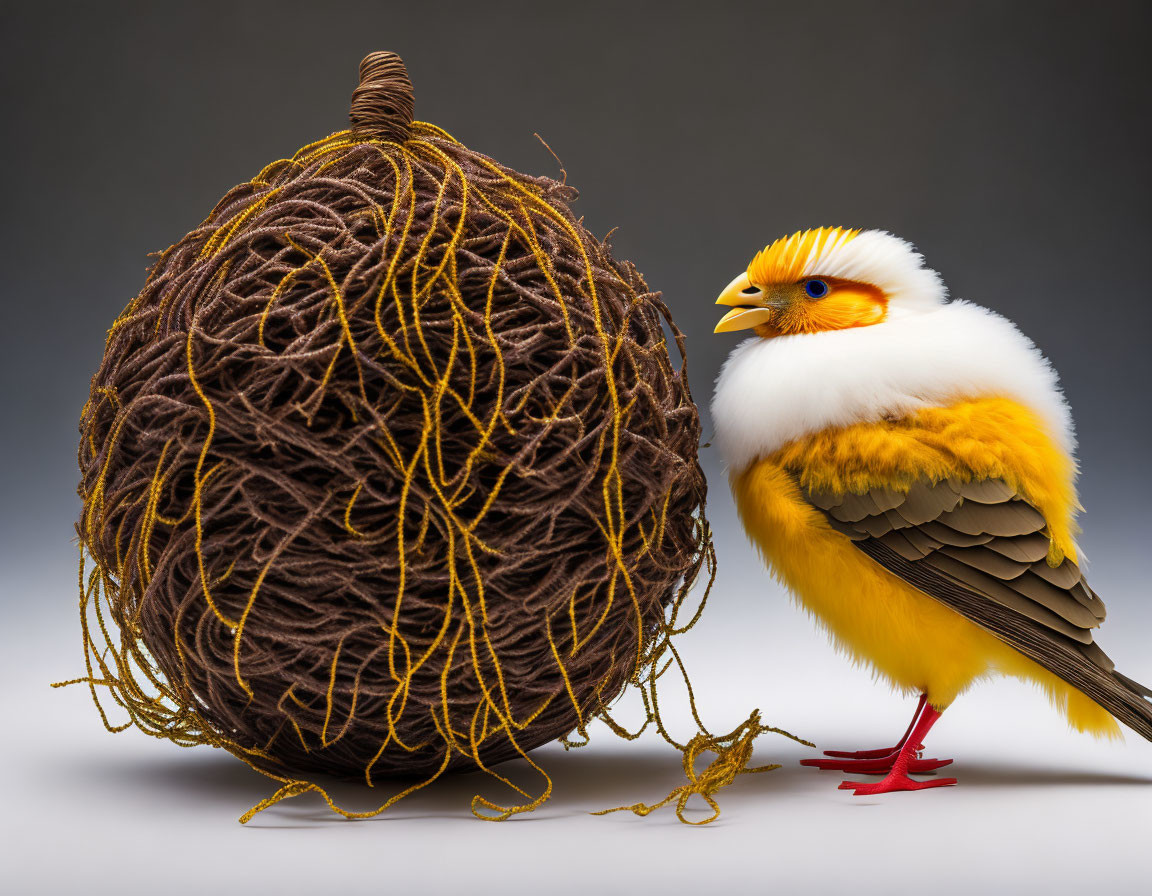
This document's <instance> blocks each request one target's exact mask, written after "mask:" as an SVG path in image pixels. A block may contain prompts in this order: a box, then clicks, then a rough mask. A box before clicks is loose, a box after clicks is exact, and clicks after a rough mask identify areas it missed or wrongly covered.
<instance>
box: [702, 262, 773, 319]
mask: <svg viewBox="0 0 1152 896" xmlns="http://www.w3.org/2000/svg"><path fill="white" fill-rule="evenodd" d="M716 304H717V305H728V306H730V307H731V308H732V310H731V311H729V312H728V313H727V314H725V315H724V316H723V317H722V318H720V322H719V323H718V324H716V329H715V330H713V331H712V332H713V333H733V332H735V331H736V330H747V329H749V328H751V327H755V326H759V325H760V324H766V323H768V321H770V320H771V319H772V307H771V304H770V303H769V301H768V297H767V296H765V295H764V290H762V289H758V288H757V287H755V286H753V285H752V281H751V280H749V279H748V275H747V274H741V275H740V276H738V277H736V279H734V280H733V281H732V282H731V283H729V284H728V285H727V286H726V287H724V291H723V292H722V293H720V298H718V299H717V300H716Z"/></svg>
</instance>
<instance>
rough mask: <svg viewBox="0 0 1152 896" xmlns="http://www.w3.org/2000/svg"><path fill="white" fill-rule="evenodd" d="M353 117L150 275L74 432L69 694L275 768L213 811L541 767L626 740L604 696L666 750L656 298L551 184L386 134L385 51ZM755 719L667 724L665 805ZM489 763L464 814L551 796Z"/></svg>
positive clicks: (702, 557) (242, 196)
mask: <svg viewBox="0 0 1152 896" xmlns="http://www.w3.org/2000/svg"><path fill="white" fill-rule="evenodd" d="M351 108H352V112H351V118H352V124H353V127H352V129H351V130H349V131H342V132H340V133H337V134H333V135H332V136H330V137H327V138H325V139H323V140H321V141H319V142H317V143H314V144H312V145H310V146H307V147H305V148H304V149H302V150H300V151H299V152H298V153H296V155H295V156H293V157H292V158H291V159H286V160H281V161H278V162H275V163H273V164H271V165H269V166H268V167H267V168H265V169H264V170H263V171H262V172H260V174H259V175H257V176H256V177H255V178H254V179H253V180H251V181H250V182H248V183H244V184H241V185H240V186H237V187H236V188H234V189H233V190H231V191H230V192H229V193H228V194H227V195H226V196H225V197H224V198H223V199H222V200H221V201H220V203H219V204H218V205H217V206H216V208H215V209H214V210H213V212H212V214H211V215H210V216H209V217H208V219H207V220H206V221H204V223H203V224H201V225H200V226H199V227H197V228H196V229H195V230H194V231H192V232H191V233H189V234H188V235H187V236H186V237H185V238H184V239H182V240H181V241H180V242H179V243H177V244H176V245H174V246H172V247H171V248H169V249H168V250H167V251H165V252H164V253H163V254H162V255H161V256H160V258H159V260H158V261H157V263H156V264H155V266H154V267H153V269H152V271H151V273H150V276H149V277H148V280H147V282H146V284H145V286H144V288H143V290H142V291H141V292H140V294H139V295H138V296H137V297H136V298H135V299H134V300H133V301H132V302H131V303H130V304H129V306H128V307H127V309H126V310H125V311H124V312H123V314H122V315H121V316H120V317H119V318H118V319H117V320H116V321H115V323H114V324H113V326H112V328H111V330H110V331H109V334H108V338H107V343H106V348H105V352H104V358H103V362H102V363H101V365H100V368H99V370H98V371H97V373H96V375H95V376H94V378H93V380H92V385H91V393H90V397H89V400H88V402H87V404H86V406H85V408H84V411H83V416H82V420H81V433H82V440H81V444H80V453H79V461H80V470H81V482H80V487H79V494H80V496H81V498H82V500H83V514H82V518H81V520H80V522H79V524H78V527H77V528H78V532H79V536H80V542H81V546H82V551H83V552H84V553H86V554H87V556H88V557H89V558H90V561H91V563H92V565H93V567H92V569H91V571H90V573H89V574H88V575H87V577H86V576H85V573H84V566H83V560H82V566H81V604H82V609H81V616H82V619H83V621H84V638H85V646H86V649H85V654H86V659H87V662H88V674H87V676H86V677H85V678H83V679H79V681H86V682H88V684H89V685H90V686H91V687H92V689H93V695H94V696H96V694H97V690H96V689H97V687H98V686H99V687H102V688H104V689H106V690H107V692H109V693H110V694H111V695H112V697H113V698H114V701H115V702H116V703H118V704H119V705H120V706H121V707H123V708H124V709H125V710H126V711H127V713H128V716H129V723H128V724H135V725H137V726H138V727H139V728H141V729H143V730H144V731H145V732H147V733H150V734H153V735H156V736H159V737H164V738H168V739H171V740H173V741H175V742H176V743H179V744H183V745H194V744H199V743H210V744H214V745H216V746H220V747H224V748H226V749H228V750H229V751H231V752H232V753H234V754H235V755H237V756H239V757H240V758H242V759H243V760H245V761H246V762H248V763H249V764H250V765H252V766H253V767H254V768H256V769H258V770H260V771H262V772H264V773H265V774H267V775H269V776H271V777H273V778H275V779H276V780H278V781H280V782H281V783H282V785H283V786H282V787H281V789H280V790H279V791H278V792H277V793H276V794H275V795H274V796H273V797H271V798H270V799H268V800H265V801H264V802H263V803H261V804H260V805H259V806H257V807H254V809H253V810H251V812H250V813H249V814H248V815H247V816H245V820H246V819H247V818H248V817H251V815H252V814H254V813H255V812H256V811H259V810H260V809H262V808H265V807H266V806H268V805H271V804H272V803H274V802H276V801H277V800H278V799H281V798H283V797H286V796H292V795H295V794H298V793H303V792H305V791H309V790H313V791H319V792H320V793H321V795H322V796H323V797H324V798H325V799H327V800H328V802H329V805H330V806H332V807H333V808H334V809H336V810H337V811H340V812H343V814H346V815H351V814H374V813H348V812H345V811H344V810H342V809H339V808H337V807H336V806H335V804H334V803H333V802H332V800H331V799H330V798H329V797H328V795H327V794H326V793H325V792H324V791H323V790H322V789H321V788H320V786H319V785H318V784H316V783H314V781H313V780H312V779H314V777H315V775H316V774H317V773H323V774H335V775H339V776H342V777H347V778H356V779H360V780H362V781H365V782H366V783H368V784H369V785H373V784H376V783H379V781H380V780H381V779H384V778H396V777H397V776H409V777H411V778H412V781H410V782H408V783H407V784H406V785H405V786H403V788H402V789H401V790H400V791H399V792H398V793H396V794H395V795H394V796H393V797H391V798H390V799H389V800H388V801H387V802H386V803H385V804H384V805H382V806H381V807H380V809H378V810H376V811H382V810H383V809H384V808H386V807H387V806H388V805H390V804H391V803H392V802H394V801H395V800H396V799H398V798H400V797H401V796H403V795H405V794H406V793H409V792H411V791H412V790H414V789H416V788H418V787H421V786H423V785H424V784H426V783H428V782H429V781H431V780H434V779H435V778H436V777H437V776H439V775H440V774H442V773H444V772H446V771H448V770H450V769H454V768H467V769H477V768H478V769H484V770H489V771H492V766H493V765H495V764H496V763H499V762H500V761H502V760H505V759H508V758H511V757H516V756H520V757H524V758H525V759H527V761H528V762H529V763H532V765H533V767H534V768H536V769H537V770H539V771H540V773H541V774H542V775H544V773H543V770H541V769H539V766H537V765H536V764H535V763H534V762H533V760H532V759H531V758H530V757H528V756H527V753H528V751H530V750H531V749H532V748H533V747H536V746H539V745H540V744H543V743H545V742H547V741H550V740H554V739H556V738H559V737H562V736H565V735H568V734H569V733H570V732H573V731H575V732H578V733H579V735H580V736H581V737H582V738H586V726H587V724H588V723H589V721H590V720H592V719H593V718H604V719H606V720H607V721H608V722H609V724H611V725H612V726H613V727H614V728H615V729H616V730H617V731H618V733H621V734H623V735H625V736H628V737H635V736H637V732H628V731H625V730H624V729H622V728H620V727H619V726H618V725H616V723H615V722H613V721H612V720H611V717H610V715H609V714H608V705H609V704H610V703H611V702H612V700H613V699H614V698H616V697H617V696H618V695H619V694H620V693H621V691H622V690H623V689H624V688H625V687H626V686H627V685H628V684H629V683H632V684H633V685H635V686H637V687H638V688H640V690H641V692H642V693H643V694H644V697H645V701H644V702H645V705H646V706H647V708H648V718H649V722H654V723H655V724H657V725H658V726H659V728H660V730H661V731H662V732H664V734H665V736H666V737H668V739H669V740H671V737H670V736H669V735H668V734H667V732H666V730H665V729H664V726H663V724H662V722H661V721H660V718H659V707H658V704H657V703H656V681H657V679H658V678H659V676H660V675H661V674H662V673H663V672H664V671H665V670H666V669H667V668H669V666H670V665H671V664H678V657H677V656H676V654H675V651H674V649H673V647H672V643H671V639H672V638H673V637H674V636H675V635H676V634H678V633H680V632H682V631H684V630H686V629H687V628H688V627H690V626H691V625H692V623H693V622H694V621H695V619H696V618H698V616H699V612H700V609H702V607H703V604H702V603H701V605H700V607H699V608H698V609H697V610H696V611H695V612H694V613H692V614H691V618H686V619H682V618H681V615H682V614H681V609H682V605H683V602H684V599H685V596H686V595H687V593H688V590H689V588H691V587H692V585H693V583H694V582H695V581H696V579H697V577H698V575H699V574H700V573H701V571H702V570H703V571H707V572H709V573H710V572H711V570H712V568H713V553H712V547H711V542H710V539H709V533H708V527H707V523H706V521H705V517H704V503H705V480H704V476H703V474H702V472H701V469H700V466H699V464H698V462H697V457H696V451H697V443H698V439H699V435H700V421H699V417H698V414H697V409H696V406H695V404H694V403H693V401H692V398H691V395H690V393H689V390H688V383H687V379H686V377H685V375H684V371H683V369H682V368H681V369H679V370H677V369H674V368H673V365H672V363H671V360H670V358H669V352H668V345H667V342H666V338H665V335H664V331H663V327H664V326H666V327H667V328H668V331H669V332H670V333H671V334H673V338H674V339H675V341H676V343H677V345H678V347H679V350H680V353H681V355H682V354H683V350H684V345H683V339H682V336H681V334H680V333H679V331H678V330H677V329H676V327H675V325H674V324H673V322H672V320H671V318H670V316H669V314H668V310H667V308H666V307H665V305H664V304H663V302H662V301H661V299H660V297H659V295H658V294H655V293H652V292H650V291H649V290H648V288H647V286H646V285H645V283H644V280H643V278H642V277H641V276H640V275H639V274H638V273H637V271H636V270H635V268H634V267H633V266H632V265H631V264H628V263H626V262H620V261H617V260H616V259H614V258H613V257H612V255H611V254H610V251H609V248H608V246H607V245H606V244H605V243H602V242H600V241H598V240H596V239H595V238H594V237H593V236H592V235H591V234H589V233H588V231H586V230H585V229H584V228H583V227H582V226H581V224H580V223H579V222H578V221H577V220H576V219H575V218H574V217H573V215H572V212H571V211H570V210H569V207H568V202H569V201H570V200H571V199H573V198H574V196H575V192H574V191H573V190H572V189H571V188H569V187H567V186H566V185H564V184H562V183H559V182H556V181H554V180H550V179H547V178H539V177H529V176H525V175H523V174H519V173H517V172H514V171H512V170H510V169H508V168H506V167H504V166H502V165H499V164H497V163H496V162H494V161H492V160H490V159H488V158H486V157H485V156H483V155H481V154H479V153H476V152H473V151H471V150H469V149H467V148H465V147H464V146H462V145H461V144H460V143H458V142H457V141H456V140H454V139H453V138H452V137H450V136H449V135H448V134H446V133H445V132H443V131H441V130H440V129H439V128H436V127H434V126H432V125H430V124H426V123H422V122H416V121H413V118H412V115H413V101H412V89H411V83H410V82H409V80H408V76H407V73H406V71H405V70H404V66H403V63H401V62H400V60H399V58H398V57H396V56H395V55H393V54H389V53H376V54H372V55H371V56H369V57H368V58H366V59H365V60H364V63H363V64H362V66H361V83H360V86H359V87H358V88H357V90H356V92H355V93H354V95H353V100H352V107H351ZM82 556H83V554H82ZM686 615H687V614H686ZM97 705H98V706H100V702H99V699H98V698H97ZM693 709H694V706H693ZM101 713H102V715H103V713H104V710H103V709H101ZM104 719H105V724H107V725H109V727H111V728H113V729H116V728H118V727H127V726H126V725H124V726H114V725H112V724H111V723H110V722H109V720H108V718H107V716H104ZM703 730H704V729H703V726H702V725H701V731H703ZM764 730H775V729H767V728H766V727H764V726H762V725H760V724H759V721H758V718H757V717H756V716H755V715H754V716H753V717H752V718H750V719H749V721H748V722H746V723H745V724H744V725H743V726H740V727H739V728H738V729H736V730H735V731H733V732H731V733H730V734H728V735H725V736H724V737H721V738H712V737H711V736H710V735H704V734H701V735H698V737H697V739H696V740H694V741H693V744H692V745H691V750H692V751H693V752H692V755H693V757H694V756H695V755H697V754H698V753H699V752H700V751H701V750H702V749H712V750H714V751H715V752H717V753H718V754H719V758H718V759H717V764H716V767H715V769H714V770H713V772H712V774H711V776H710V777H708V776H705V777H706V778H707V780H706V781H704V782H703V783H701V784H699V785H698V786H697V785H692V784H691V783H690V784H689V785H685V788H681V791H682V793H681V792H679V791H678V794H679V795H682V796H683V797H684V800H682V801H681V804H680V808H681V809H682V808H683V805H684V801H685V800H687V797H688V796H690V795H691V794H692V793H701V794H703V795H705V797H706V799H708V801H709V803H710V804H712V805H713V808H715V804H714V803H713V802H712V799H711V793H712V792H713V791H714V790H715V789H716V787H717V786H720V785H721V783H726V782H727V781H729V780H731V777H732V776H734V775H735V774H737V773H740V772H742V771H751V770H752V769H747V768H746V763H747V760H748V757H749V755H750V743H751V739H752V738H753V737H754V736H756V735H757V734H758V733H760V732H761V731H764ZM700 738H703V739H700ZM569 743H571V742H569ZM685 749H688V748H687V747H685ZM686 771H687V772H688V773H689V775H690V777H692V778H694V772H693V771H692V768H691V762H688V763H687V764H686ZM492 773H493V774H494V775H496V776H497V777H499V778H501V780H504V781H505V783H507V784H508V785H509V786H512V787H514V788H515V789H516V790H517V791H518V792H519V794H520V795H521V797H522V798H523V799H522V801H521V802H520V803H518V804H516V805H512V806H501V805H497V804H495V803H492V802H490V801H488V800H486V799H483V798H481V797H477V798H476V799H475V801H474V803H473V811H474V812H476V813H477V814H480V815H481V816H482V817H487V818H506V817H508V816H509V815H511V814H513V813H515V812H519V811H523V810H525V809H530V808H533V807H535V806H537V805H539V804H540V803H541V802H542V801H543V800H544V799H546V798H547V796H548V792H549V790H550V787H551V785H550V782H547V776H546V775H544V781H545V782H546V783H545V784H544V786H543V789H542V792H541V793H539V794H537V795H536V796H533V795H531V794H529V793H528V792H526V791H524V790H522V789H520V788H519V787H516V786H515V785H513V784H512V782H510V781H508V779H507V778H505V777H502V776H501V775H500V774H499V773H498V772H496V771H492ZM718 782H720V783H718ZM678 794H674V796H676V795H678ZM630 808H633V809H634V810H635V811H641V808H642V809H643V810H644V811H646V810H647V807H641V808H637V807H630ZM716 811H718V809H717V810H716Z"/></svg>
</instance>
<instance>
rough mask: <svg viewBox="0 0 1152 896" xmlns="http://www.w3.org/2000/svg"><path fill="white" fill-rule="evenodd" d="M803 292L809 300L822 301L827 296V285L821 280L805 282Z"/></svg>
mask: <svg viewBox="0 0 1152 896" xmlns="http://www.w3.org/2000/svg"><path fill="white" fill-rule="evenodd" d="M804 292H805V293H807V295H808V298H810V299H822V298H824V296H826V295H828V284H827V283H825V282H824V281H823V280H805V281H804Z"/></svg>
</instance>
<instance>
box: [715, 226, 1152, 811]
mask: <svg viewBox="0 0 1152 896" xmlns="http://www.w3.org/2000/svg"><path fill="white" fill-rule="evenodd" d="M717 302H718V304H721V305H726V306H730V308H731V310H729V311H728V312H727V313H726V314H725V315H724V317H723V318H722V319H721V321H720V323H719V324H718V325H717V326H716V332H717V333H726V332H731V331H737V330H746V329H751V330H752V331H753V332H754V333H755V336H754V337H753V338H750V339H748V340H746V341H744V342H743V343H741V344H740V345H739V346H738V347H737V348H736V349H735V350H734V351H733V352H732V354H731V356H730V357H729V358H728V361H727V362H726V363H725V365H724V368H723V371H722V372H721V374H720V376H719V378H718V379H717V382H716V392H715V396H714V398H713V401H712V419H713V422H714V424H715V427H716V437H717V441H718V443H719V445H720V448H721V451H722V452H723V454H724V456H725V459H726V461H727V462H728V465H729V475H730V479H731V485H732V491H733V493H734V495H735V498H736V504H737V509H738V511H739V514H740V518H741V520H742V522H743V524H744V526H745V528H746V529H747V531H748V533H749V535H750V537H751V538H752V540H753V541H754V542H755V544H756V546H757V547H758V548H759V549H760V551H761V552H762V554H763V555H764V558H765V559H766V561H767V562H768V564H769V566H770V567H771V569H772V571H773V572H774V574H775V575H776V576H777V577H778V578H779V579H780V580H781V581H782V582H783V583H784V584H785V585H787V587H788V588H789V589H790V590H791V591H792V592H793V594H794V595H795V596H796V597H797V598H798V599H799V601H800V602H801V603H802V604H803V605H804V607H805V608H806V609H807V610H809V611H810V612H811V613H812V614H813V615H814V616H815V617H816V618H817V619H818V620H819V621H820V622H821V623H822V624H823V625H824V626H825V627H826V628H827V630H828V632H829V633H830V635H831V637H832V639H833V641H834V642H835V643H836V644H837V645H838V646H839V647H840V648H842V649H843V650H844V651H846V652H847V653H848V654H849V655H850V656H852V657H853V658H855V659H856V660H860V661H866V662H868V663H870V664H871V665H872V666H873V667H875V669H876V671H877V672H878V673H879V674H880V675H881V676H882V677H883V678H885V679H887V680H888V681H889V682H890V683H891V684H892V685H894V686H895V687H896V688H899V689H901V690H903V691H905V692H908V693H919V694H920V702H919V705H918V707H917V710H916V715H915V716H914V717H913V720H912V723H911V724H910V725H909V727H908V731H907V732H906V733H905V735H904V737H903V738H902V739H901V740H900V742H899V743H898V744H897V745H896V746H895V747H893V748H891V749H884V750H864V751H858V752H838V751H829V752H828V753H826V755H827V756H828V757H830V758H827V759H815V760H805V764H807V765H815V766H817V767H820V768H832V769H837V770H843V771H856V772H860V773H866V774H875V773H882V774H884V775H885V777H884V779H883V780H881V781H879V782H876V783H858V782H852V781H845V782H844V783H843V784H841V785H840V786H841V788H844V789H850V790H853V791H854V792H855V793H857V794H873V793H886V792H890V791H897V790H920V789H924V788H927V787H937V786H940V785H945V784H955V783H956V781H955V779H954V778H933V779H928V780H914V779H912V778H910V777H909V773H916V772H927V771H933V770H935V769H937V768H940V767H941V766H944V765H947V764H948V763H949V762H950V761H951V760H938V759H922V758H920V753H919V751H920V750H921V749H922V748H923V741H924V737H925V735H926V734H927V733H928V730H929V729H930V728H931V727H932V725H933V723H934V722H935V721H936V719H938V718H939V716H940V713H941V712H942V711H943V710H944V709H945V708H946V707H947V706H948V705H949V704H950V703H952V701H953V700H954V699H955V698H956V697H957V695H959V694H960V693H962V692H963V691H964V690H965V688H967V687H968V686H969V685H970V684H972V683H973V682H974V681H976V680H977V679H979V678H981V677H984V676H987V675H990V674H1004V675H1012V676H1016V677H1019V678H1022V679H1025V680H1028V681H1032V682H1035V683H1037V684H1038V685H1040V687H1041V688H1042V689H1043V690H1044V691H1045V692H1046V694H1047V695H1048V697H1049V698H1050V699H1051V701H1052V702H1053V704H1055V705H1056V706H1057V707H1058V708H1059V709H1061V710H1062V711H1063V712H1064V713H1065V714H1066V715H1067V717H1068V721H1069V722H1070V723H1071V725H1072V726H1073V727H1074V728H1077V729H1079V730H1081V731H1087V732H1091V733H1093V734H1096V735H1098V736H1117V735H1118V734H1119V728H1118V726H1117V725H1116V721H1115V719H1119V720H1120V721H1122V722H1124V723H1125V724H1127V725H1129V726H1130V727H1131V728H1133V729H1134V730H1136V731H1137V732H1139V733H1140V734H1141V735H1143V736H1144V737H1146V738H1148V739H1150V740H1152V703H1150V702H1149V701H1148V700H1147V699H1146V698H1148V697H1152V691H1150V690H1149V689H1148V688H1146V687H1143V686H1142V685H1139V684H1137V683H1136V682H1134V681H1132V680H1131V679H1129V678H1126V677H1125V676H1123V675H1121V674H1120V673H1119V672H1116V671H1115V669H1114V667H1113V664H1112V662H1111V661H1110V660H1109V659H1108V657H1107V655H1106V654H1105V653H1104V652H1103V651H1102V650H1101V649H1100V648H1099V647H1098V646H1097V645H1096V644H1095V642H1094V640H1093V630H1094V629H1095V628H1096V627H1097V626H1098V625H1100V623H1101V622H1102V621H1103V619H1104V605H1103V604H1102V603H1101V602H1100V599H1099V598H1098V597H1097V596H1096V594H1095V593H1093V591H1092V589H1091V588H1089V587H1088V584H1087V582H1085V581H1084V578H1083V576H1082V575H1081V572H1080V569H1079V567H1078V566H1077V549H1076V543H1075V540H1074V536H1075V533H1076V526H1075V519H1074V518H1075V513H1076V511H1077V509H1079V505H1078V502H1077V498H1076V490H1075V474H1076V463H1075V461H1074V459H1073V454H1074V450H1075V440H1074V435H1073V429H1072V421H1071V416H1070V413H1069V410H1068V406H1067V404H1066V403H1065V401H1064V397H1063V395H1062V393H1061V391H1060V386H1059V382H1058V380H1057V377H1056V374H1055V372H1054V371H1053V369H1052V367H1051V365H1050V364H1049V363H1048V361H1047V360H1046V359H1045V358H1044V356H1043V355H1042V354H1041V353H1040V351H1039V350H1038V349H1037V348H1036V346H1035V345H1033V344H1032V342H1030V341H1029V340H1028V339H1027V337H1025V336H1024V335H1023V334H1021V333H1020V331H1019V330H1017V329H1016V327H1015V326H1013V324H1012V323H1011V322H1009V321H1008V320H1006V319H1005V318H1003V317H1001V316H999V315H997V314H995V313H993V312H991V311H989V310H987V309H985V308H981V307H979V306H977V305H973V304H970V303H968V302H962V301H953V302H946V291H945V289H944V285H943V283H942V282H941V280H940V277H939V275H938V274H937V273H936V272H935V271H933V270H930V269H929V268H926V267H925V266H924V265H923V259H922V258H921V256H920V255H919V254H917V253H916V251H915V250H914V249H913V248H912V246H910V245H909V244H908V243H906V242H904V241H903V240H900V239H898V238H896V237H894V236H892V235H891V234H888V233H884V232H881V231H876V230H867V231H858V230H845V229H841V228H821V229H818V230H808V231H804V232H802V233H797V234H794V235H793V236H790V237H786V238H783V239H779V240H777V241H776V242H774V243H772V244H771V245H770V246H768V247H767V248H765V249H764V250H763V251H762V252H760V253H759V254H757V255H756V257H755V258H754V259H753V260H752V263H751V264H750V265H749V266H748V270H747V271H746V272H745V273H742V274H740V276H738V277H736V279H735V280H733V281H732V282H731V283H730V284H729V285H728V287H727V288H726V289H725V290H724V292H723V293H722V294H721V296H720V298H719V299H718V300H717Z"/></svg>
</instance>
